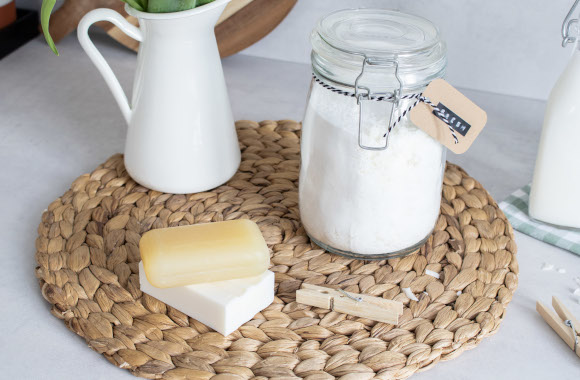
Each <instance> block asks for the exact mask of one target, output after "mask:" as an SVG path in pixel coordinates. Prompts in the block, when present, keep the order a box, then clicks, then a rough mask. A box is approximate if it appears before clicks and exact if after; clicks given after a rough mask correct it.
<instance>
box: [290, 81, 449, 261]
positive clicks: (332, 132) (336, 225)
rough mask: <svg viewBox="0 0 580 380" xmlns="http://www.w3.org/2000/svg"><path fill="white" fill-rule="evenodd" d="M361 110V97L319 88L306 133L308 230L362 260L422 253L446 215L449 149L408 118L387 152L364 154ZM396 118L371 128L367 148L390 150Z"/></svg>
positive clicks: (303, 178) (303, 188) (304, 212)
mask: <svg viewBox="0 0 580 380" xmlns="http://www.w3.org/2000/svg"><path fill="white" fill-rule="evenodd" d="M408 104H409V103H408V102H402V103H401V106H400V108H399V109H404V108H406V107H407V106H408ZM388 106H389V105H388V104H387V105H385V107H388ZM359 110H360V108H359V106H358V105H357V102H356V100H355V99H354V98H352V97H348V96H344V95H341V94H336V93H333V92H331V91H329V90H328V89H325V88H323V87H322V86H321V85H320V84H318V83H316V82H314V83H313V88H312V93H311V97H310V101H309V106H308V108H307V110H306V115H305V118H304V128H303V134H302V168H301V172H300V213H301V219H302V222H303V224H304V227H305V228H306V231H307V232H308V234H309V235H310V236H311V237H312V238H314V239H315V240H317V241H318V242H319V243H323V244H324V245H327V246H329V247H328V248H330V249H331V250H332V249H334V250H339V251H345V252H347V253H355V254H357V255H369V256H372V255H384V254H392V253H398V252H402V251H407V250H409V249H413V248H416V247H418V246H419V245H420V244H422V243H423V242H424V241H425V239H426V238H427V237H428V236H429V234H430V233H431V232H432V230H433V228H434V225H435V223H436V221H437V218H438V215H439V208H440V202H441V186H442V176H443V172H444V167H445V149H444V147H443V146H442V145H441V144H439V143H438V142H437V141H435V140H434V139H432V138H431V137H430V136H428V135H427V134H426V133H424V132H423V131H422V130H420V129H419V128H417V127H416V126H415V125H414V124H412V123H411V122H410V121H409V120H408V119H406V118H405V119H403V121H402V122H401V123H399V124H398V125H397V126H396V127H395V128H394V129H393V130H392V132H391V134H390V137H389V146H388V148H387V149H386V150H382V151H371V150H365V149H362V148H361V147H359V144H358V132H359V131H358V125H359ZM388 116H389V115H388V114H387V112H385V115H384V116H382V117H378V116H375V117H374V119H371V121H370V122H368V123H367V126H366V127H365V128H364V131H363V135H362V138H363V141H364V142H365V145H371V146H380V145H384V141H385V139H384V138H383V137H382V136H383V135H384V132H386V129H387V125H388ZM367 120H369V119H367ZM369 124H370V126H369ZM369 142H370V143H369ZM371 143H372V144H371Z"/></svg>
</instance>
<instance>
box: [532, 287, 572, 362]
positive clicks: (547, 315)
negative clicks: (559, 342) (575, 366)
mask: <svg viewBox="0 0 580 380" xmlns="http://www.w3.org/2000/svg"><path fill="white" fill-rule="evenodd" d="M552 306H553V307H554V310H556V313H557V314H556V313H554V312H553V311H552V310H550V309H548V308H547V307H546V306H544V305H543V304H542V303H541V302H540V301H538V302H536V310H537V311H538V313H540V315H541V316H542V318H544V320H545V321H546V322H547V323H548V324H549V325H550V327H551V328H552V329H553V330H554V331H556V333H557V334H558V335H559V336H560V338H562V339H563V340H564V342H566V344H567V345H568V347H570V348H571V349H572V350H573V351H575V352H576V355H578V357H580V338H579V337H578V332H579V331H578V329H580V323H578V320H577V319H576V318H575V317H574V316H573V315H572V313H570V311H569V310H568V309H567V308H566V306H564V304H563V303H562V301H560V300H559V299H558V298H556V297H552Z"/></svg>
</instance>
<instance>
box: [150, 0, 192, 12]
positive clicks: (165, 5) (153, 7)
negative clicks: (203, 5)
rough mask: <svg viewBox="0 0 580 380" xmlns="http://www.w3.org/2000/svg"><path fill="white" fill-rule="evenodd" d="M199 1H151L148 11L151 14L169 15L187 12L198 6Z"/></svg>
mask: <svg viewBox="0 0 580 380" xmlns="http://www.w3.org/2000/svg"><path fill="white" fill-rule="evenodd" d="M198 2H199V0H149V4H148V6H147V11H148V12H151V13H169V12H179V11H186V10H188V9H193V8H195V7H196V6H197V4H198Z"/></svg>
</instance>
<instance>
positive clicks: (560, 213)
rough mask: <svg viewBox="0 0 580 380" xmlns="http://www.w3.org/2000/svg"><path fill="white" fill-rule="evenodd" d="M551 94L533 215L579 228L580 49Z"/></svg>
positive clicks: (532, 197)
mask: <svg viewBox="0 0 580 380" xmlns="http://www.w3.org/2000/svg"><path fill="white" fill-rule="evenodd" d="M578 47H579V45H578V44H576V49H575V52H574V55H573V57H572V59H571V61H570V63H569V64H568V67H567V68H566V70H564V73H563V74H562V76H561V77H560V79H559V80H558V82H557V83H556V86H555V87H554V89H553V90H552V93H551V94H550V98H549V99H548V104H547V107H546V115H545V119H544V127H543V130H542V137H541V140H540V148H539V151H538V158H537V161H536V170H535V172H534V180H533V183H532V189H531V193H530V207H529V212H530V217H532V218H533V219H536V220H539V221H542V222H546V223H550V224H555V225H559V226H564V227H572V228H580V50H579V49H578Z"/></svg>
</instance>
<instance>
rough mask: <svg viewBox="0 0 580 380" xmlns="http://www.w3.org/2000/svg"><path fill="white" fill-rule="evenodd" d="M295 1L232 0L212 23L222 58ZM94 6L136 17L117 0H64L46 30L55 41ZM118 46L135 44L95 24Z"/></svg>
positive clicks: (258, 35)
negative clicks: (214, 22)
mask: <svg viewBox="0 0 580 380" xmlns="http://www.w3.org/2000/svg"><path fill="white" fill-rule="evenodd" d="M296 2H297V0H232V2H231V3H229V4H228V6H227V8H226V10H225V11H224V13H223V15H222V17H221V18H220V20H219V21H218V25H217V26H216V38H217V41H218V46H219V49H220V54H221V56H222V57H227V56H230V55H232V54H235V53H237V52H239V51H240V50H243V49H245V48H247V47H249V46H251V45H253V44H254V43H256V42H258V41H259V40H261V39H262V38H264V37H265V36H267V35H268V34H269V33H270V32H271V31H272V30H274V28H276V26H278V25H279V24H280V23H281V22H282V20H284V18H285V17H286V16H287V15H288V13H289V12H290V11H291V10H292V8H293V7H294V5H295V4H296ZM96 8H111V9H114V10H116V11H118V12H119V13H121V14H122V15H124V16H125V17H126V18H127V20H128V21H129V22H131V23H132V24H133V25H138V21H137V19H136V18H134V17H131V16H129V15H128V14H127V13H126V12H125V11H124V3H123V2H122V1H121V0H65V2H64V4H63V6H62V7H61V8H60V9H58V10H57V11H55V12H54V14H53V15H52V17H51V20H50V31H51V34H52V37H53V39H54V41H55V42H58V41H60V40H61V39H62V38H64V37H65V36H66V35H68V34H70V33H71V32H73V31H74V30H75V29H76V27H77V25H78V23H79V21H80V20H81V18H82V17H83V16H84V15H85V14H86V13H87V12H89V11H91V10H93V9H96ZM97 25H98V26H100V27H101V28H103V29H104V30H105V31H106V32H107V34H109V35H110V36H111V37H112V38H114V39H115V40H117V41H118V42H119V43H121V44H122V45H124V46H126V47H128V48H130V49H132V50H135V51H137V49H138V48H139V43H138V42H137V41H135V40H133V39H132V38H130V37H128V36H127V35H125V34H124V33H123V32H122V31H121V30H120V29H119V28H117V27H115V26H114V25H112V24H110V23H107V22H101V23H98V24H97Z"/></svg>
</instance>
